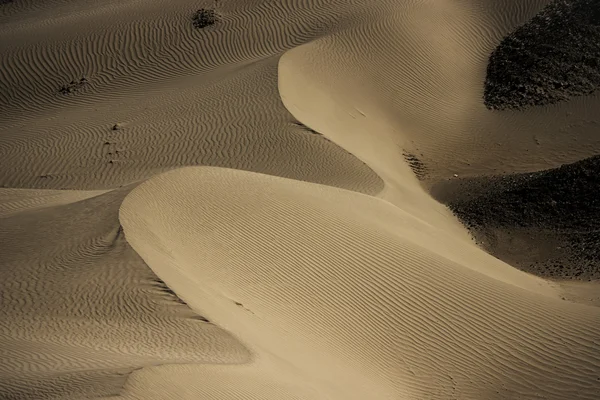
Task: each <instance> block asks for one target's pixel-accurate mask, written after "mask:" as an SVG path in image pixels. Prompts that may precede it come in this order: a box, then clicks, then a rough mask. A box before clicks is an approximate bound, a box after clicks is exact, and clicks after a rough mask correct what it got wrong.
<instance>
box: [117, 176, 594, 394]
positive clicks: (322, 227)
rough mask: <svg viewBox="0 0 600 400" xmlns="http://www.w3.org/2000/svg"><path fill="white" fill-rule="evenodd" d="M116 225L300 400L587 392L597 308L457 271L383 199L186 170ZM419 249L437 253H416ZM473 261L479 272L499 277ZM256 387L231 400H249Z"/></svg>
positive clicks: (536, 287) (142, 190) (446, 249)
mask: <svg viewBox="0 0 600 400" xmlns="http://www.w3.org/2000/svg"><path fill="white" fill-rule="evenodd" d="M242 199H243V200H242ZM357 210H360V212H357ZM120 218H121V222H122V223H123V226H124V229H125V234H126V237H127V240H128V241H129V242H130V243H131V244H132V246H133V247H134V249H135V250H136V251H137V252H138V253H139V254H140V255H141V256H142V258H143V259H144V260H145V261H146V262H147V263H148V265H150V267H151V268H152V269H153V271H154V272H155V273H156V274H157V275H158V276H159V277H161V278H162V279H164V280H165V282H166V283H167V284H168V285H169V286H170V287H172V288H173V289H174V290H175V291H176V292H177V293H178V294H179V295H180V296H181V297H182V298H183V299H184V300H186V301H187V302H188V303H189V304H190V305H191V306H192V307H193V308H195V309H197V310H199V311H201V312H202V313H203V314H205V315H207V316H208V317H209V318H210V319H211V320H214V321H215V322H216V323H217V324H218V325H219V326H222V327H224V328H225V329H227V330H228V331H230V332H232V333H233V334H234V335H236V336H237V337H239V338H241V340H242V341H243V342H244V343H245V344H246V345H247V346H248V347H249V348H250V349H251V350H252V351H253V352H255V353H256V354H257V358H258V359H259V360H261V362H260V363H259V364H258V365H257V368H264V369H265V370H266V371H280V370H281V371H282V372H281V373H282V374H284V373H285V371H288V372H289V371H290V369H291V371H293V372H294V374H295V375H296V376H297V379H298V381H297V382H298V383H299V382H302V383H303V385H304V386H306V387H308V388H310V387H313V388H316V389H318V391H316V393H319V394H320V396H319V397H316V396H310V397H304V396H301V397H299V398H331V399H336V398H340V399H353V398H356V399H364V398H366V397H370V398H423V397H428V398H433V399H436V398H439V399H448V398H486V399H514V398H532V397H538V398H545V399H572V398H573V395H574V393H577V398H580V399H593V398H595V397H596V395H597V393H598V391H599V390H600V382H599V381H598V376H597V372H598V370H599V368H600V358H599V354H600V353H599V348H600V342H599V339H600V338H599V337H598V327H599V326H598V324H599V322H600V310H599V309H597V308H594V307H588V306H583V305H578V304H573V303H569V302H564V301H561V300H560V299H559V298H558V297H557V296H556V295H555V294H552V291H548V290H549V289H548V288H547V287H546V285H545V284H544V283H543V281H538V280H536V278H533V277H530V276H527V275H526V274H523V273H519V274H520V275H519V277H517V278H516V279H515V282H516V281H520V282H521V283H520V284H521V285H529V286H525V287H528V288H525V287H523V288H519V287H518V286H517V285H516V284H513V283H509V282H508V281H501V280H498V279H495V278H492V277H491V276H489V275H487V274H486V273H485V269H486V268H481V266H479V265H477V264H475V265H473V264H470V263H468V262H467V261H466V260H467V259H468V256H466V254H465V253H464V252H465V251H468V252H470V251H472V252H475V251H478V252H481V251H480V250H477V249H475V248H473V250H469V249H470V247H469V246H468V245H465V244H464V243H463V246H462V247H461V246H459V245H458V244H457V243H462V242H460V241H458V242H456V239H454V238H452V237H451V236H450V235H448V234H446V233H444V232H441V231H439V230H436V229H435V228H434V227H432V226H430V225H429V224H425V223H423V222H422V221H420V220H418V219H415V218H414V217H411V216H410V215H408V214H406V213H404V212H402V211H401V210H399V209H398V208H396V207H393V206H392V205H390V204H389V203H386V202H384V201H382V200H379V199H375V198H372V197H368V196H363V195H359V194H355V193H352V192H347V191H342V190H337V189H334V188H330V187H326V186H319V185H314V184H309V183H302V182H296V181H292V180H286V179H283V178H277V177H269V176H266V175H259V174H253V173H248V172H242V171H234V170H225V169H217V168H203V167H201V168H194V169H191V168H190V169H182V170H178V171H173V172H170V173H166V174H163V175H160V176H158V177H155V178H153V179H151V180H150V181H148V182H146V183H144V184H142V185H140V186H138V187H137V188H136V189H135V190H134V191H133V192H132V193H131V194H130V195H129V196H128V197H127V198H126V199H125V201H124V203H123V205H122V207H121V213H120ZM426 237H427V238H428V240H429V241H435V242H437V243H441V245H440V247H437V248H435V249H432V248H426V247H423V246H422V243H425V241H424V240H425V239H424V238H426ZM481 253H482V252H481ZM461 254H462V257H464V258H462V259H461V258H460V257H461ZM486 257H487V258H486V259H488V260H489V263H488V265H487V266H486V267H487V268H490V269H495V270H496V271H498V270H504V271H510V270H512V268H511V267H509V266H508V265H506V264H502V263H500V262H499V261H494V259H493V258H491V257H489V256H486ZM454 260H456V262H455V261H454ZM459 260H460V261H461V263H459ZM490 264H494V267H493V268H492V267H491V265H490ZM512 273H514V272H512ZM544 293H546V294H544ZM240 305H243V307H241V306H240ZM282 360H285V361H282ZM558 360H560V361H558ZM317 366H318V367H317ZM323 371H327V373H326V374H325V375H323ZM224 373H225V372H224ZM264 379H272V375H270V378H269V375H268V374H267V375H266V376H265V378H264ZM260 385H261V382H260V380H259V379H257V381H256V383H255V386H254V388H253V390H254V391H251V392H249V393H244V394H242V397H243V398H262V396H260V391H258V392H257V391H256V390H259V389H258V388H260ZM292 388H293V385H292ZM236 398H237V397H236Z"/></svg>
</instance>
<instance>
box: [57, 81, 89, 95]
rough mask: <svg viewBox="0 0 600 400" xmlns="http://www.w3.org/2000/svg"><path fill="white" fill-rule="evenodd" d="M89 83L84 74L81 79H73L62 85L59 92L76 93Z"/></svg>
mask: <svg viewBox="0 0 600 400" xmlns="http://www.w3.org/2000/svg"><path fill="white" fill-rule="evenodd" d="M87 84H88V80H87V78H86V77H85V76H83V77H81V78H80V79H79V80H72V81H71V82H69V83H68V84H66V85H62V86H61V87H60V88H58V92H59V93H61V94H65V95H66V94H71V93H75V92H78V91H80V90H81V89H83V87H84V86H85V85H87Z"/></svg>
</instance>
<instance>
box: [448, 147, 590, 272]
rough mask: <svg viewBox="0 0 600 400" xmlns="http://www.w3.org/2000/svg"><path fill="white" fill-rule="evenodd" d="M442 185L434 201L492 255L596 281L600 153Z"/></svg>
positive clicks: (528, 268) (529, 268)
mask: <svg viewBox="0 0 600 400" xmlns="http://www.w3.org/2000/svg"><path fill="white" fill-rule="evenodd" d="M445 185H446V187H445V188H444V193H445V194H444V195H443V196H437V197H438V199H439V200H440V201H442V202H445V203H446V204H447V205H448V206H449V207H450V209H451V210H452V211H453V212H454V213H455V214H456V215H457V216H458V218H459V219H460V220H461V221H462V222H463V223H464V224H465V226H467V227H468V228H469V229H470V230H471V232H472V233H473V235H474V236H475V237H476V238H477V239H480V240H481V241H483V242H484V243H485V245H484V247H485V248H486V250H488V251H489V252H490V253H491V254H493V255H495V256H497V257H498V258H500V259H503V260H505V261H507V262H509V263H511V264H513V265H515V266H517V267H519V268H521V269H524V270H526V271H528V272H532V273H535V274H537V275H541V276H545V277H553V278H568V279H572V278H578V279H586V280H587V279H600V156H594V157H590V158H587V159H585V160H582V161H579V162H576V163H573V164H566V165H563V166H561V167H559V168H556V169H551V170H546V171H541V172H536V173H528V174H515V175H508V176H501V177H486V178H474V179H460V180H453V181H451V182H448V183H446V184H445ZM507 241H509V242H510V243H509V242H507ZM523 249H527V251H524V252H522V253H523V254H519V253H520V252H521V250H523Z"/></svg>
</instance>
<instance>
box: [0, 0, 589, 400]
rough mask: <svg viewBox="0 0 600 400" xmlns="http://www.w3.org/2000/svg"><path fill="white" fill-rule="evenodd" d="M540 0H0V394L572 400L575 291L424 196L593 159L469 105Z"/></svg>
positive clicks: (570, 139)
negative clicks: (200, 13)
mask: <svg viewBox="0 0 600 400" xmlns="http://www.w3.org/2000/svg"><path fill="white" fill-rule="evenodd" d="M565 1H566V0H565ZM550 3H551V0H532V1H521V0H502V1H492V0H402V1H398V0H377V1H372V2H363V1H357V0H352V1H346V0H344V1H342V0H335V1H327V0H285V1H272V0H250V1H243V2H241V1H237V0H218V1H213V0H201V1H199V2H196V3H191V2H189V1H187V0H169V1H167V0H152V1H139V0H126V1H116V0H108V1H102V2H97V1H92V0H69V1H66V0H51V1H38V0H15V1H12V2H8V3H6V2H1V1H0V52H1V53H2V55H3V56H2V58H1V59H0V243H2V244H3V246H2V249H0V274H1V276H0V278H1V279H0V299H1V307H0V354H1V355H2V357H1V358H0V397H2V398H8V399H11V400H13V399H14V400H28V399H31V398H36V399H84V398H103V399H111V400H122V399H129V400H133V399H136V400H138V399H139V400H147V399H157V400H159V399H190V400H191V399H197V398H207V399H213V398H214V399H223V400H227V399H232V400H233V399H236V400H238V399H257V400H258V399H261V400H269V399H277V400H280V399H303V400H309V399H315V400H316V399H330V400H334V399H365V398H367V399H371V398H372V399H409V400H413V399H440V400H441V399H444V400H445V399H473V400H482V399H486V400H487V399H518V398H522V399H540V398H541V399H568V400H572V399H596V398H597V393H599V392H600V386H599V385H600V381H598V376H600V348H599V347H600V336H599V334H598V332H600V330H599V329H598V328H599V326H598V325H599V323H600V315H599V312H600V311H599V309H598V307H597V305H599V304H600V303H599V302H598V298H599V297H600V295H599V293H600V291H599V290H598V286H597V282H592V283H589V284H587V283H586V284H584V283H582V282H571V283H569V284H565V283H564V282H556V281H549V280H545V279H542V278H540V277H536V276H532V275H529V274H527V273H524V272H522V271H520V270H518V269H516V268H514V267H513V266H512V265H508V264H507V263H505V262H502V261H500V260H498V259H496V258H495V257H493V256H491V255H490V254H488V253H486V252H484V251H483V250H482V249H481V248H480V247H478V246H477V244H476V243H475V241H474V240H473V238H472V236H471V235H470V234H469V232H468V231H467V229H466V228H465V227H464V226H463V225H462V224H461V223H460V222H459V220H458V219H457V218H456V216H454V215H453V214H452V212H451V211H450V210H449V209H448V208H447V207H446V206H445V205H444V204H442V203H440V202H438V201H437V200H436V199H434V198H433V197H432V196H431V194H430V193H433V191H434V188H435V187H436V185H437V184H439V183H440V182H442V183H448V184H449V185H450V186H452V184H454V183H456V182H458V181H462V180H463V179H465V180H467V181H468V180H469V179H470V178H475V179H477V178H479V177H482V176H488V175H506V174H510V175H509V176H512V174H524V173H525V174H528V175H530V174H536V173H537V171H542V170H548V169H552V168H557V167H559V166H560V165H562V164H565V163H572V162H576V161H579V160H582V159H584V158H586V157H590V156H594V155H597V154H600V135H598V133H599V132H600V130H599V129H600V122H599V121H598V112H597V111H598V109H599V108H600V95H599V94H598V93H595V94H589V95H582V96H578V97H574V98H570V99H568V101H563V102H560V103H557V104H551V105H550V104H547V105H545V106H539V107H531V108H527V109H524V110H520V111H515V110H503V111H499V110H495V111H491V110H489V109H488V108H487V107H486V105H485V102H484V100H485V98H484V94H485V93H484V92H485V79H486V70H487V67H488V60H489V56H490V54H492V52H494V50H495V49H497V48H499V45H501V44H502V42H503V40H504V38H506V37H507V36H509V35H510V33H511V32H514V31H515V30H518V29H519V27H522V26H525V25H526V24H528V21H531V19H532V18H535V16H536V15H538V14H539V12H540V11H541V10H543V9H544V7H546V6H547V5H548V4H550ZM202 8H204V9H211V10H212V9H214V11H215V13H216V14H218V16H219V17H218V21H216V22H215V23H214V24H212V25H209V26H205V27H202V28H200V27H196V26H194V14H195V13H196V12H197V10H199V9H202ZM539 34H540V36H536V37H534V38H533V39H536V40H538V39H540V38H541V39H543V37H544V32H539ZM182 167H183V168H182ZM533 205H534V206H535V207H538V206H540V204H537V203H536V204H533ZM542 206H543V205H542ZM536 233H539V230H538V231H535V232H533V234H536ZM590 254H593V253H590ZM510 261H511V263H512V260H510ZM594 299H595V300H594Z"/></svg>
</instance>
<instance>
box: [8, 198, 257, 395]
mask: <svg viewBox="0 0 600 400" xmlns="http://www.w3.org/2000/svg"><path fill="white" fill-rule="evenodd" d="M6 190H7V189H3V190H0V195H2V194H3V192H5V191H6ZM128 191H129V190H123V189H122V190H118V191H112V192H108V193H106V194H95V195H90V194H87V196H86V197H89V198H88V199H84V200H80V199H78V198H76V197H75V196H73V195H71V199H70V201H68V200H66V198H67V196H69V193H65V194H64V195H63V198H62V200H63V204H60V205H57V204H56V203H57V195H56V194H55V193H54V192H53V193H52V194H50V195H46V196H45V197H41V196H39V195H38V197H37V205H38V207H41V206H42V202H43V201H44V199H47V200H49V201H50V202H51V204H46V207H45V208H42V209H35V210H31V209H25V210H22V211H19V212H18V211H16V210H15V208H14V207H11V214H10V215H8V216H5V215H3V216H2V217H0V242H1V243H2V264H1V266H0V268H1V269H0V271H1V273H2V278H3V282H2V297H1V299H2V307H1V308H0V321H1V322H0V353H1V354H2V357H0V360H1V361H0V393H2V398H7V399H33V398H57V397H58V398H76V396H83V395H87V396H90V395H92V396H98V395H112V394H115V393H119V391H120V390H121V388H122V386H123V383H124V381H125V380H126V378H127V376H128V375H129V373H130V372H131V371H133V370H135V369H139V368H141V367H143V366H151V365H160V364H164V363H190V362H200V363H229V364H231V363H233V364H235V363H240V362H246V361H247V360H248V359H249V358H250V354H249V353H248V352H247V351H246V349H245V348H244V347H243V346H242V345H241V344H239V343H238V342H237V341H236V340H235V339H234V338H232V337H231V335H230V334H228V333H227V332H225V331H223V330H222V329H220V328H218V327H216V326H215V325H213V324H211V323H207V322H205V321H203V320H201V319H200V318H199V316H198V315H196V314H194V313H193V312H191V311H190V310H189V308H187V307H186V306H185V305H182V304H180V303H179V299H178V298H177V297H176V296H175V295H174V294H172V293H170V292H169V291H165V286H163V284H162V282H161V281H160V280H158V279H157V278H156V276H155V275H154V274H153V273H152V272H151V271H150V270H149V269H148V267H147V266H146V265H145V264H144V262H143V261H142V260H141V259H140V258H139V256H138V255H137V254H136V253H135V252H134V251H133V250H132V249H131V247H130V246H129V245H128V244H127V242H126V241H125V240H124V237H123V233H122V230H121V229H120V226H119V221H118V218H117V213H118V209H119V206H120V204H121V201H122V200H123V198H124V196H125V195H126V194H127V192H128ZM30 192H31V191H25V190H20V191H14V190H11V193H10V196H11V198H12V199H13V203H12V204H13V205H14V204H15V203H17V201H16V197H17V196H20V197H21V199H22V201H21V203H22V204H25V205H26V207H29V206H30V204H29V203H28V202H27V201H30V199H31V197H30V196H31V193H30ZM37 192H38V193H39V192H41V191H39V190H38V191H37ZM2 197H4V196H2ZM79 197H80V198H82V197H84V195H79Z"/></svg>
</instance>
